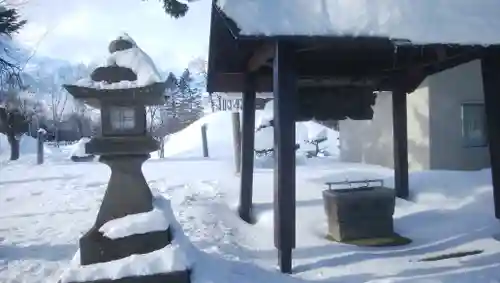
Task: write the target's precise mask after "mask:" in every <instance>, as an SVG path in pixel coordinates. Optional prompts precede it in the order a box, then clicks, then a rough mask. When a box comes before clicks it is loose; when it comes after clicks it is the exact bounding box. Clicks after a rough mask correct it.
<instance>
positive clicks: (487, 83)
mask: <svg viewBox="0 0 500 283" xmlns="http://www.w3.org/2000/svg"><path fill="white" fill-rule="evenodd" d="M481 69H482V76H483V91H484V105H485V110H486V121H487V132H488V139H489V141H488V146H489V151H490V162H491V179H492V182H493V202H494V205H495V208H494V209H495V217H496V218H497V219H500V111H499V109H500V96H499V95H498V94H499V93H500V49H499V48H497V47H496V48H495V47H489V48H488V49H487V51H486V53H485V55H484V57H483V58H482V60H481Z"/></svg>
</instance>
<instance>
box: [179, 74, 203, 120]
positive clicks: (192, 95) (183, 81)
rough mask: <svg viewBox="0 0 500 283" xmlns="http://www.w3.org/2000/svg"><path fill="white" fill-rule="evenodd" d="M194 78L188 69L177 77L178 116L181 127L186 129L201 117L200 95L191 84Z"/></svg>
mask: <svg viewBox="0 0 500 283" xmlns="http://www.w3.org/2000/svg"><path fill="white" fill-rule="evenodd" d="M193 81H194V78H193V76H192V74H191V71H189V69H185V70H184V72H183V73H182V74H181V76H180V77H179V80H178V83H177V87H178V92H177V95H178V102H179V104H178V109H177V110H178V114H179V119H180V123H181V125H182V127H186V126H188V125H189V124H191V123H193V122H194V121H196V120H198V119H199V118H200V117H201V116H203V106H202V93H201V91H200V89H198V88H196V86H195V85H194V84H193Z"/></svg>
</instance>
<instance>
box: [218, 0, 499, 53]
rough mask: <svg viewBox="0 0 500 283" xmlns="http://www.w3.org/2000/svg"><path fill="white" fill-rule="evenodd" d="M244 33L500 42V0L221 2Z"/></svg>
mask: <svg viewBox="0 0 500 283" xmlns="http://www.w3.org/2000/svg"><path fill="white" fill-rule="evenodd" d="M217 5H218V6H219V8H220V9H221V10H222V11H223V12H224V14H226V16H228V17H229V18H230V19H232V20H233V21H234V22H235V23H236V25H237V26H238V28H240V29H241V31H240V34H242V35H266V36H291V35H300V36H336V35H337V36H338V35H348V36H375V37H388V38H394V39H408V40H411V41H412V42H413V43H418V44H431V43H450V44H454V43H456V44H481V45H489V44H498V43H500V32H499V31H500V1H498V0H481V1H472V0H418V1H415V0H315V1H311V0H273V1H269V0H252V1H249V0H218V1H217Z"/></svg>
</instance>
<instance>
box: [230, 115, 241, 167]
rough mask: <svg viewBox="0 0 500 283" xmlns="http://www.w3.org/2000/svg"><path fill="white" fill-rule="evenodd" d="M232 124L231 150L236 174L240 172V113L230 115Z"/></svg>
mask: <svg viewBox="0 0 500 283" xmlns="http://www.w3.org/2000/svg"><path fill="white" fill-rule="evenodd" d="M231 118H232V119H231V120H232V122H233V149H234V167H235V171H236V174H239V173H240V172H241V123H240V112H238V111H235V112H233V113H232V117H231Z"/></svg>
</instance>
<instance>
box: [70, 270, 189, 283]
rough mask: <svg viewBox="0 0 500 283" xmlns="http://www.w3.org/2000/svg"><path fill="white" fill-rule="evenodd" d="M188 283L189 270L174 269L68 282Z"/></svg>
mask: <svg viewBox="0 0 500 283" xmlns="http://www.w3.org/2000/svg"><path fill="white" fill-rule="evenodd" d="M165 282H168V283H189V282H191V280H190V271H189V270H182V271H174V272H170V273H160V274H153V275H141V276H130V277H123V278H118V279H101V280H95V281H84V282H81V281H79V282H70V283H165Z"/></svg>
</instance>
